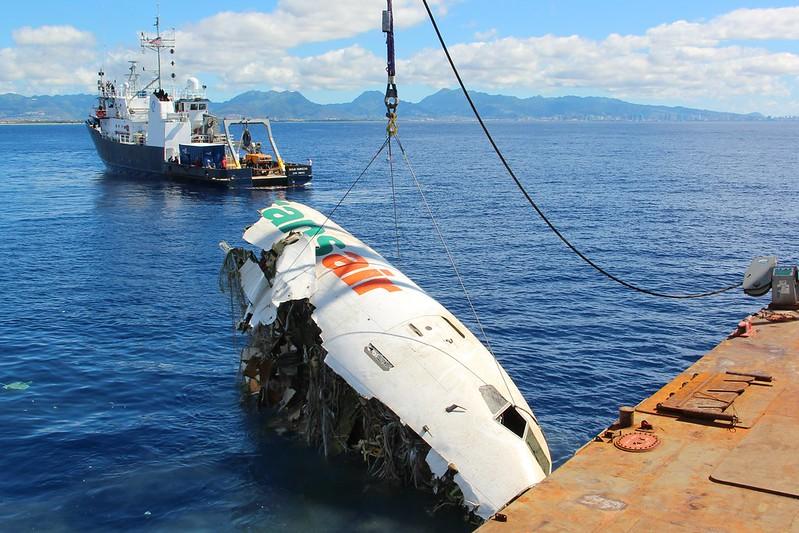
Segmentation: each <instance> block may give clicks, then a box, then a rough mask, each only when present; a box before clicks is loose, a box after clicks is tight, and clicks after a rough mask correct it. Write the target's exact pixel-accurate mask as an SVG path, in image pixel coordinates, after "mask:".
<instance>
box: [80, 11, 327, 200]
mask: <svg viewBox="0 0 799 533" xmlns="http://www.w3.org/2000/svg"><path fill="white" fill-rule="evenodd" d="M155 27H156V35H155V36H152V35H151V36H147V35H145V34H144V33H142V34H141V36H140V45H141V47H142V49H143V50H151V51H153V52H155V53H156V56H157V61H158V62H157V69H156V74H155V76H154V77H153V79H152V80H150V81H149V82H148V83H147V84H146V85H143V86H140V77H141V72H142V71H144V69H143V68H141V67H140V66H139V64H138V62H137V61H130V66H129V69H128V76H127V80H126V81H125V82H124V83H123V84H121V85H119V84H117V83H116V82H115V81H111V80H109V79H107V78H106V75H105V72H103V70H100V71H99V72H98V81H97V90H98V96H97V106H96V107H95V108H94V109H93V110H92V112H91V114H90V116H89V118H88V119H87V120H86V127H87V129H88V130H89V134H90V135H91V138H92V141H93V142H94V145H95V147H96V149H97V153H98V155H99V156H100V158H101V159H102V160H103V163H105V165H106V167H107V168H108V169H109V170H110V171H113V172H117V173H124V174H131V175H135V176H156V177H166V178H173V179H179V180H190V181H199V182H205V183H210V184H218V185H223V186H230V187H248V186H252V187H303V186H307V185H308V184H309V183H310V182H311V179H312V177H313V174H312V164H311V161H310V160H309V161H308V162H307V163H290V162H286V161H284V160H283V158H282V157H281V155H280V152H279V150H278V148H277V144H276V143H275V140H274V137H273V135H272V127H271V124H270V122H269V119H267V118H244V117H236V118H224V117H222V118H220V117H217V116H215V115H213V114H211V112H210V103H211V102H210V100H209V99H208V98H207V97H206V92H205V90H206V86H205V85H201V84H200V82H199V80H198V79H197V78H195V77H189V78H188V79H187V80H186V84H185V86H184V88H183V89H182V90H180V91H177V90H176V89H175V88H174V85H175V84H174V79H175V74H174V73H172V74H171V83H170V85H171V86H172V94H170V93H169V92H167V91H166V90H165V88H164V85H165V84H163V83H162V79H161V64H162V53H166V51H167V50H168V53H169V55H170V57H172V56H173V55H174V53H175V39H174V35H172V36H169V35H162V34H161V31H160V26H159V21H158V19H157V18H156V24H155ZM174 64H175V63H174V60H170V61H169V65H170V66H173V67H174ZM176 92H177V93H179V94H177V95H176V94H175V93H176ZM259 135H260V137H259ZM259 138H260V139H261V140H258V139H259Z"/></svg>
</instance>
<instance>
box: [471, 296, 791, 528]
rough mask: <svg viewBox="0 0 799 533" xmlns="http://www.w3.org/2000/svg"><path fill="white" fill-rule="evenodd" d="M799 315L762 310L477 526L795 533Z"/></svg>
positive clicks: (621, 414)
mask: <svg viewBox="0 0 799 533" xmlns="http://www.w3.org/2000/svg"><path fill="white" fill-rule="evenodd" d="M781 317H782V318H786V319H787V320H785V321H777V320H778V319H780V318H781ZM796 318H797V313H796V312H787V313H783V314H782V315H776V314H775V313H770V312H768V311H762V312H761V313H759V314H757V315H755V316H754V317H753V318H752V320H751V324H752V325H753V326H754V330H755V333H754V335H752V336H750V337H735V338H730V339H727V340H724V341H722V342H721V343H720V344H719V345H718V346H716V347H715V348H714V349H713V350H711V351H710V352H709V353H707V354H706V355H705V356H704V357H702V358H701V359H699V360H698V361H697V362H696V363H695V364H693V365H692V366H691V367H690V368H688V370H687V371H685V372H683V373H682V374H680V375H678V376H677V377H676V378H675V379H674V380H672V381H671V382H670V383H668V384H667V385H665V386H664V387H663V388H661V389H660V390H659V391H658V392H656V393H655V394H654V395H652V396H651V397H649V398H647V399H645V400H644V401H642V402H641V403H639V404H638V405H637V406H636V407H635V409H634V410H632V409H628V410H627V412H626V413H622V412H620V420H621V423H619V422H617V423H616V424H614V425H613V426H610V427H609V428H608V429H607V430H605V431H603V432H601V433H600V434H599V435H598V436H597V437H596V438H595V439H594V440H593V441H591V442H589V443H588V444H586V445H585V446H583V447H582V448H581V449H579V450H578V451H577V452H576V453H575V455H574V456H573V457H572V458H571V459H570V460H569V461H567V462H566V463H565V464H564V465H563V466H561V467H560V468H558V469H557V470H556V471H555V472H554V473H553V474H552V475H551V476H550V477H549V478H547V479H546V480H544V481H543V482H541V483H540V484H538V485H537V486H535V487H533V488H531V489H529V490H527V491H526V492H525V493H523V494H522V495H521V496H520V497H518V498H517V499H516V500H514V501H513V502H512V503H510V504H509V505H508V506H507V507H505V508H504V509H503V510H502V511H500V513H499V514H498V515H497V516H496V517H494V518H493V519H491V520H489V521H487V522H486V523H485V524H484V525H483V526H482V528H481V529H480V531H482V532H484V533H488V532H494V531H505V532H507V531H581V532H582V531H602V532H612V531H714V532H715V531H795V532H799V321H797V320H796ZM630 415H632V418H633V421H632V423H631V425H626V424H625V421H624V419H625V418H627V417H629V416H630ZM621 426H626V427H621ZM642 426H643V427H642Z"/></svg>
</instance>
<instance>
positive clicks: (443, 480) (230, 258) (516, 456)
mask: <svg viewBox="0 0 799 533" xmlns="http://www.w3.org/2000/svg"><path fill="white" fill-rule="evenodd" d="M244 240H245V241H247V242H248V243H250V244H252V245H254V246H255V247H257V248H258V249H260V250H258V251H257V252H253V251H248V250H245V249H242V248H230V247H229V246H227V245H226V244H224V243H222V246H223V249H225V250H226V252H227V253H226V257H225V264H224V267H223V269H222V276H221V280H222V281H223V285H224V288H225V289H226V290H228V291H229V293H230V295H231V298H233V301H237V302H238V303H239V306H238V309H235V306H234V309H235V312H240V313H241V316H240V317H239V316H237V317H236V319H239V318H240V322H238V327H239V328H240V329H241V330H242V331H243V332H246V333H247V334H248V337H249V340H248V344H247V346H246V347H245V348H244V349H243V350H242V353H241V365H242V375H243V377H242V379H243V382H244V386H245V387H246V388H245V390H246V391H247V392H248V393H249V394H251V395H252V396H253V397H254V398H256V399H257V401H258V402H260V403H261V404H264V405H267V406H269V407H273V408H275V416H276V417H277V419H278V420H279V421H280V422H281V424H282V425H284V427H287V428H288V429H290V430H292V431H294V432H296V433H297V434H299V435H301V436H303V437H304V438H305V439H306V440H307V442H308V443H309V444H311V445H313V446H318V447H319V449H321V450H322V451H323V453H324V454H325V455H334V454H338V453H342V452H351V453H360V454H362V455H363V458H364V460H365V461H366V463H367V464H368V466H369V469H370V471H371V472H372V473H373V474H375V475H377V476H378V477H381V478H386V479H392V480H401V481H403V482H404V483H407V484H413V485H415V486H417V487H427V488H430V489H432V490H434V491H435V492H436V493H437V494H440V495H441V496H442V502H443V503H458V504H460V505H463V506H464V507H465V508H466V509H467V510H468V511H470V512H473V513H474V514H475V515H476V516H479V517H480V518H483V519H485V518H488V517H490V516H491V515H493V514H494V513H496V512H497V511H498V510H499V509H501V508H502V507H503V506H504V505H505V504H507V503H508V502H509V501H510V500H511V499H513V498H514V497H516V496H517V495H518V494H520V493H521V492H522V491H524V490H525V489H527V488H528V487H530V486H532V485H534V484H536V483H538V482H539V481H541V480H542V479H544V477H546V476H547V475H548V474H549V473H550V471H551V460H550V455H549V450H548V448H547V445H546V442H545V440H544V436H543V434H542V432H541V428H540V427H539V425H538V422H537V420H536V419H535V417H534V415H533V413H532V411H531V409H530V407H529V406H528V405H527V402H526V401H525V400H524V398H523V397H522V395H521V393H520V392H519V390H518V389H517V388H516V386H515V385H514V384H513V382H512V381H511V379H510V378H509V377H508V375H507V374H506V373H505V371H504V370H503V369H502V367H501V366H500V365H499V364H498V363H497V361H496V360H495V359H494V357H493V356H492V355H491V353H490V352H489V351H488V350H487V349H486V348H485V347H484V346H483V345H482V344H481V343H480V341H479V340H478V339H477V338H476V337H475V336H474V335H472V333H471V332H469V330H468V329H466V327H465V326H464V325H463V324H461V322H460V321H459V320H458V319H457V318H455V316H454V315H452V314H451V313H450V312H449V311H447V310H446V309H445V308H444V307H443V306H442V305H440V304H439V303H438V302H436V301H435V300H433V299H432V298H431V297H430V296H428V295H427V294H426V293H425V292H424V291H423V290H422V289H421V288H419V287H418V286H417V285H416V284H415V283H414V282H412V281H411V280H410V279H409V278H407V277H406V276H405V275H404V274H402V273H401V272H400V271H399V270H397V269H396V268H394V267H393V266H392V265H391V264H389V263H388V262H387V261H386V260H385V259H384V258H383V257H382V256H380V255H379V254H378V253H377V252H375V251H374V250H372V249H371V248H369V247H368V246H367V245H366V244H364V243H363V242H361V241H360V240H358V239H357V238H355V237H354V236H352V235H351V234H349V233H347V232H346V231H345V230H344V229H342V228H341V227H340V226H338V225H337V224H335V223H333V222H332V221H329V220H327V219H326V218H325V217H324V215H322V214H321V213H319V212H317V211H315V210H313V209H311V208H309V207H307V206H304V205H302V204H298V203H294V202H287V201H278V202H276V203H275V204H273V205H272V206H271V207H269V208H267V209H264V210H262V211H261V218H260V220H258V222H256V223H255V224H254V225H252V226H251V227H250V228H249V229H247V231H246V232H245V233H244Z"/></svg>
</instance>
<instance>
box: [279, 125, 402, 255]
mask: <svg viewBox="0 0 799 533" xmlns="http://www.w3.org/2000/svg"><path fill="white" fill-rule="evenodd" d="M389 139H390V137H386V140H385V141H383V144H382V145H380V148H378V150H377V152H375V155H373V156H372V159H370V160H369V163H368V164H367V165H366V167H365V168H364V169H363V170H362V171H361V173H360V174H358V177H357V178H355V181H353V182H352V184H350V187H349V189H347V192H345V193H344V196H342V197H341V199H339V201H338V203H337V204H336V206H335V207H334V208H333V210H332V211H330V213H328V214H327V216H326V217H325V221H324V222H322V224H321V225H320V226H319V227H318V228H317V230H316V231H315V232H314V234H313V235H311V236H310V237H311V238H310V239H308V242H306V243H305V246H304V247H303V249H302V250H300V253H299V254H297V257H295V258H294V261H292V262H291V264H290V265H289V267H288V269H291V267H293V266H294V263H296V262H297V260H298V259H299V258H300V257H301V256H302V254H303V252H305V250H306V249H307V248H308V246H310V244H311V242H312V241H313V238H314V237H316V236H317V235H319V234H320V233H321V232H322V231H324V227H325V224H327V222H328V220H330V218H331V217H332V216H333V214H335V212H336V211H337V210H338V208H339V207H341V204H342V203H343V202H344V200H345V199H346V198H347V196H349V194H350V193H351V192H352V189H354V188H355V186H356V185H357V184H358V182H359V181H361V178H363V177H364V175H365V174H366V172H367V171H368V170H369V168H370V167H371V166H372V163H374V162H375V159H377V156H379V155H380V154H381V153H383V150H385V148H386V146H388V141H389ZM288 269H287V270H288Z"/></svg>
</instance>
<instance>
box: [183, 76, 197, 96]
mask: <svg viewBox="0 0 799 533" xmlns="http://www.w3.org/2000/svg"><path fill="white" fill-rule="evenodd" d="M186 90H187V91H188V92H191V93H196V92H199V91H200V80H198V79H197V78H195V77H194V76H189V77H188V78H186Z"/></svg>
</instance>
